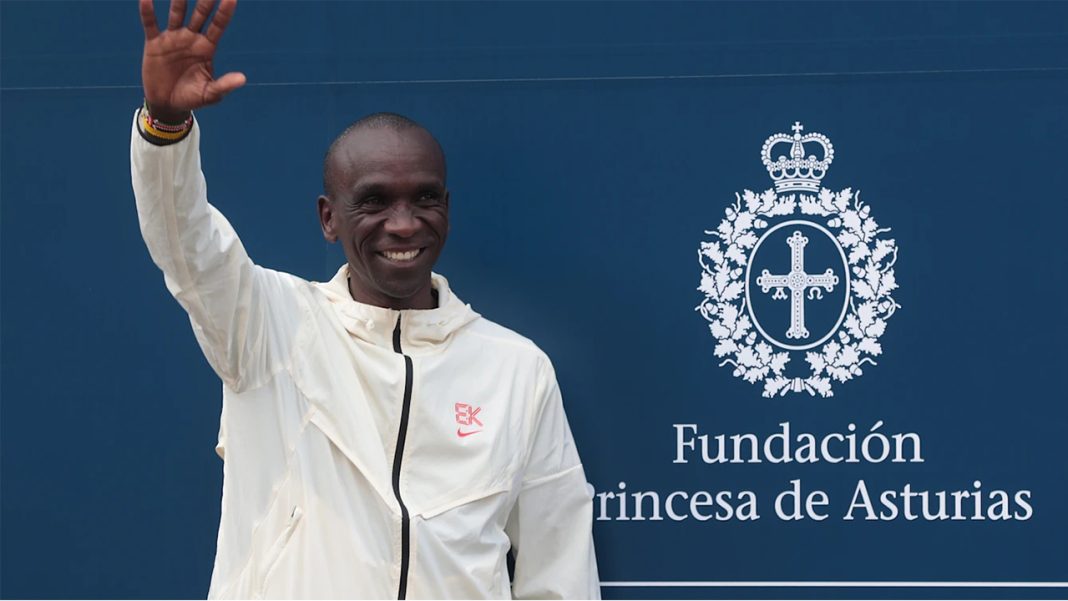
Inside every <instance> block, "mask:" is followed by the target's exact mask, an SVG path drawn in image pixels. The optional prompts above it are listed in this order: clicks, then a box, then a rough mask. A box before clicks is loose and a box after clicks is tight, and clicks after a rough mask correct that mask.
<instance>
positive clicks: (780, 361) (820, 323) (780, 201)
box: [697, 122, 900, 397]
mask: <svg viewBox="0 0 1068 601" xmlns="http://www.w3.org/2000/svg"><path fill="white" fill-rule="evenodd" d="M803 129H804V127H803V126H802V125H801V123H799V122H795V123H794V126H793V132H794V134H793V135H792V136H791V135H788V134H775V135H773V136H771V137H770V138H768V139H767V141H765V142H764V147H763V149H762V150H761V155H762V158H763V161H764V166H765V167H767V169H768V173H769V174H770V175H771V179H772V180H773V181H774V183H775V188H774V189H768V190H765V191H764V192H762V193H760V194H757V193H755V192H752V191H750V190H745V191H743V192H742V193H741V194H737V193H736V194H735V201H734V203H733V204H732V205H731V206H729V207H727V210H726V217H724V219H723V220H722V221H721V222H720V224H719V227H717V228H716V229H715V230H712V231H706V232H705V233H706V234H708V235H710V236H713V237H714V238H715V239H714V240H711V241H707V242H702V243H701V248H700V250H699V252H698V260H699V261H700V263H701V268H702V274H701V286H700V287H699V288H698V290H700V291H701V292H703V293H704V295H705V299H704V301H702V302H701V304H700V305H698V306H697V310H698V311H699V312H700V313H701V315H702V316H703V317H704V318H705V319H706V320H708V322H709V328H710V329H711V331H712V335H713V336H715V338H716V340H717V344H716V348H715V355H716V357H720V358H722V359H723V361H722V363H720V366H721V367H722V366H724V365H731V366H733V367H734V375H735V376H738V377H741V378H744V379H745V380H746V381H747V382H750V383H756V382H760V381H762V382H763V383H764V391H763V394H764V396H766V397H772V396H776V395H779V396H783V395H785V394H787V393H789V392H807V393H809V394H810V395H813V396H815V395H817V394H818V395H820V396H823V397H829V396H833V395H834V391H833V390H832V389H831V383H832V382H834V381H837V382H845V381H847V380H851V379H853V378H854V377H856V376H859V375H861V374H862V373H863V372H862V370H861V368H862V366H864V365H865V364H870V365H875V361H874V360H873V359H872V357H877V356H878V355H880V354H882V346H881V345H880V344H879V338H880V337H881V336H882V335H883V332H884V331H885V329H886V322H887V321H888V320H889V319H890V318H891V317H892V316H893V315H894V312H895V311H896V310H897V309H899V308H900V305H898V304H897V303H896V302H895V301H894V299H893V297H892V296H891V293H893V291H894V290H896V289H897V281H896V279H895V277H894V263H895V262H897V244H896V243H895V242H894V240H893V239H886V238H880V235H882V234H885V233H887V232H889V231H890V228H880V227H879V225H878V224H877V223H876V222H875V219H874V218H873V217H872V216H871V212H870V209H869V207H868V206H867V205H866V204H864V203H863V202H861V200H860V193H859V192H854V191H853V190H852V189H851V188H846V189H844V190H842V191H840V192H833V191H831V190H828V189H827V188H823V187H821V186H820V181H821V180H822V179H823V176H824V175H826V173H827V168H828V167H830V165H831V162H832V161H833V160H834V147H833V146H832V145H831V141H830V140H828V139H827V137H826V136H823V135H821V134H816V133H809V134H805V135H801V132H802V130H803ZM806 144H809V145H810V146H809V148H811V149H812V150H813V151H814V150H815V148H814V147H815V146H819V147H820V150H821V156H816V155H815V154H811V153H810V154H808V155H807V156H806V149H805V145H806ZM787 145H788V146H789V156H783V155H780V156H779V157H778V158H776V159H774V160H773V159H772V156H773V154H772V153H773V151H774V149H777V148H784V147H785V146H787ZM802 353H803V354H802ZM795 356H796V358H797V361H793V362H792V361H791V359H793V358H795Z"/></svg>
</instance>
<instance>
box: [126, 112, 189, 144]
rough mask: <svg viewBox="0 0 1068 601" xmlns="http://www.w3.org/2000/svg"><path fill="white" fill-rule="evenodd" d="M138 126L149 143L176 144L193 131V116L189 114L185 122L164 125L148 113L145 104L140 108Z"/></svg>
mask: <svg viewBox="0 0 1068 601" xmlns="http://www.w3.org/2000/svg"><path fill="white" fill-rule="evenodd" d="M139 124H140V126H141V134H142V135H143V136H144V137H145V138H146V139H148V140H149V141H150V142H156V141H158V142H162V143H169V142H178V141H179V140H181V139H182V138H184V137H185V136H186V135H188V134H189V131H190V130H191V129H193V115H192V113H190V115H189V116H188V117H186V119H185V121H183V122H181V123H164V122H163V121H160V120H159V119H156V118H154V117H153V116H152V114H151V113H149V112H148V103H147V102H146V103H145V104H144V105H142V107H141V116H140V119H139ZM153 138H154V139H153Z"/></svg>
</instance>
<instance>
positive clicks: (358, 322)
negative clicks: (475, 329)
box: [316, 264, 480, 352]
mask: <svg viewBox="0 0 1068 601" xmlns="http://www.w3.org/2000/svg"><path fill="white" fill-rule="evenodd" d="M348 278H349V266H348V264H345V265H342V266H341V269H339V270H338V271H337V273H336V274H335V275H334V277H333V278H332V279H331V280H330V281H329V282H323V283H317V284H316V287H317V288H318V289H319V290H320V291H321V292H322V293H323V294H324V295H325V296H326V298H327V300H329V301H330V306H331V307H332V308H333V309H334V312H335V313H336V314H337V317H338V319H339V320H340V321H341V324H342V325H343V326H344V327H345V329H346V330H347V331H348V332H349V333H350V334H352V335H353V336H355V337H357V338H359V339H361V340H364V341H366V342H369V343H371V344H374V345H377V346H382V347H386V348H390V349H392V348H393V343H394V340H393V338H394V330H395V329H396V327H397V320H398V319H399V320H400V324H401V340H400V342H401V347H402V348H403V349H404V351H405V352H409V351H412V350H423V351H428V350H431V349H433V348H434V347H437V346H440V345H442V344H444V343H445V342H446V341H447V340H448V339H449V337H450V336H451V335H452V334H453V333H454V332H456V331H457V330H459V329H460V328H462V327H464V326H465V325H467V324H469V323H471V322H472V321H475V320H476V319H478V318H479V317H480V316H479V314H478V313H476V312H475V311H474V310H473V309H471V305H468V304H465V303H464V302H463V301H461V300H460V299H459V298H458V297H457V296H456V295H455V294H453V292H452V290H451V289H450V288H449V282H448V280H446V279H445V278H444V277H443V276H441V275H439V274H437V273H431V274H430V284H431V286H433V288H434V290H435V291H437V293H438V306H437V308H435V309H403V310H397V309H387V308H385V307H376V306H374V305H367V304H364V303H360V302H357V301H355V300H353V299H352V295H351V294H350V293H349V286H348Z"/></svg>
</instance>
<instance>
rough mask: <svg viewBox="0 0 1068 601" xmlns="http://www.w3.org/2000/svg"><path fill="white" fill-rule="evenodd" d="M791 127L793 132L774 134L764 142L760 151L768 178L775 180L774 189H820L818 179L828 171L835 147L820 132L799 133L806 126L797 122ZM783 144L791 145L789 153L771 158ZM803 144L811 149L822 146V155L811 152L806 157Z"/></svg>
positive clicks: (785, 190) (782, 190)
mask: <svg viewBox="0 0 1068 601" xmlns="http://www.w3.org/2000/svg"><path fill="white" fill-rule="evenodd" d="M791 129H793V130H794V135H792V136H791V135H789V134H775V135H774V136H771V137H770V138H768V139H767V141H765V142H764V148H763V149H761V151H760V155H761V157H762V158H763V159H764V166H765V167H767V169H768V174H769V175H771V179H772V180H774V181H775V191H776V192H793V191H795V190H801V191H806V192H819V190H820V180H822V179H823V176H824V175H826V174H827V168H828V167H830V166H831V161H833V160H834V147H833V146H831V141H830V140H828V139H827V136H825V135H823V134H817V133H810V134H805V135H803V136H802V135H801V130H803V129H805V128H804V126H802V125H801V122H800V121H794V126H793V127H792V128H791ZM786 144H789V145H790V155H789V156H783V155H779V157H778V158H777V159H775V160H774V161H772V158H771V157H772V156H773V154H772V153H773V151H774V150H775V149H785V145H786ZM805 144H809V148H811V149H814V146H815V145H816V144H819V145H820V146H822V147H823V156H822V157H821V158H817V157H816V155H813V154H809V155H808V156H805ZM780 151H781V150H780Z"/></svg>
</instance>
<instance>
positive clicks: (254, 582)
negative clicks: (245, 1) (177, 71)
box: [130, 125, 599, 599]
mask: <svg viewBox="0 0 1068 601" xmlns="http://www.w3.org/2000/svg"><path fill="white" fill-rule="evenodd" d="M199 136H200V133H199V128H198V126H194V129H193V132H192V133H191V134H190V135H189V137H188V138H186V139H185V140H183V141H182V142H179V143H177V144H173V145H170V146H163V147H160V146H154V145H152V144H149V143H148V142H146V141H145V140H143V139H142V138H141V137H140V135H139V134H138V133H137V131H136V125H135V129H134V132H133V133H132V140H131V148H130V163H131V172H132V176H133V188H134V193H135V196H136V198H137V212H138V217H139V219H140V224H141V232H142V234H143V235H144V238H145V242H146V243H147V244H148V249H149V252H150V253H151V255H152V259H153V260H154V261H155V263H156V264H157V265H158V266H159V267H160V269H162V270H163V274H164V279H165V281H166V284H167V288H168V289H169V290H170V292H171V293H172V294H173V295H174V297H175V298H176V299H177V300H178V302H179V303H181V305H182V307H184V308H185V310H186V311H187V312H188V313H189V318H190V321H191V322H192V325H193V331H194V333H195V334H196V338H197V340H198V341H199V343H200V346H201V348H202V349H203V351H204V354H205V356H206V357H207V359H208V361H209V362H210V363H211V366H212V367H213V368H214V370H215V372H216V373H217V374H218V375H219V377H220V378H222V380H223V383H224V386H223V409H222V418H221V427H220V437H219V439H220V440H219V454H220V456H223V458H224V468H223V470H224V471H223V475H224V483H223V500H222V518H221V523H220V526H219V539H218V550H217V553H216V558H215V569H214V573H213V575H212V580H211V590H210V592H209V598H260V597H268V598H278V597H282V598H308V597H313V598H338V597H344V598H366V597H372V598H383V599H385V598H396V597H397V596H398V595H401V596H407V597H408V598H427V597H432V598H508V597H511V596H514V597H515V598H552V597H563V598H575V599H577V598H597V597H598V596H599V588H598V582H597V566H596V562H595V558H594V550H593V541H592V538H591V527H592V521H591V520H592V507H591V496H590V493H589V492H588V490H587V485H586V477H585V475H584V474H583V470H582V465H581V464H580V462H579V457H578V454H577V453H576V450H575V444H574V441H573V440H572V437H571V431H570V429H569V427H568V423H567V418H566V417H565V415H564V409H563V404H562V402H561V397H560V390H559V388H558V387H557V383H556V377H555V375H554V372H553V368H552V365H551V364H550V362H549V359H548V358H547V357H546V356H545V354H544V353H542V352H541V351H540V350H539V349H538V348H537V347H536V346H535V345H534V344H533V343H532V342H531V341H529V340H527V339H526V338H523V337H521V336H519V335H517V334H515V333H514V332H512V331H510V330H507V329H505V328H503V327H501V326H499V325H496V324H494V323H493V322H491V321H489V320H487V319H485V318H483V317H480V316H479V315H478V314H477V313H475V312H474V311H472V310H471V308H470V306H468V305H465V304H464V303H463V302H461V301H460V300H459V299H458V298H457V297H456V295H455V294H453V292H452V291H451V290H450V289H449V286H448V283H447V282H446V281H445V279H444V278H442V277H440V276H437V275H435V276H434V277H433V283H434V286H435V288H436V289H437V291H438V300H439V307H438V308H437V309H433V310H427V311H394V310H390V309H384V308H380V307H373V306H369V305H363V304H360V303H357V302H355V301H353V300H352V299H351V297H350V295H349V293H348V288H347V285H346V276H347V267H343V268H342V269H341V270H340V271H339V272H338V273H337V275H336V276H335V277H334V278H333V279H332V280H331V281H329V282H326V283H312V282H307V281H305V280H302V279H300V278H298V277H295V276H293V275H289V274H285V273H280V272H277V271H272V270H270V269H265V268H263V267H260V266H258V265H255V264H253V263H252V261H251V260H250V259H249V257H248V255H247V254H246V253H245V250H244V248H243V247H242V245H241V241H240V240H239V239H238V237H237V235H236V234H235V233H234V230H233V229H232V228H231V226H230V224H229V223H228V222H227V221H226V219H225V218H224V217H223V216H222V214H221V213H219V211H218V210H216V209H215V208H214V207H213V206H212V205H210V204H208V199H207V189H206V186H205V181H204V176H203V174H202V172H201V169H200V153H199ZM509 548H511V549H512V552H513V553H514V557H515V579H514V581H513V582H509V577H508V570H507V567H506V554H507V553H508V550H509Z"/></svg>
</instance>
